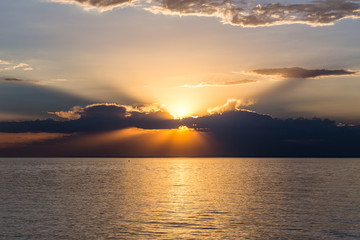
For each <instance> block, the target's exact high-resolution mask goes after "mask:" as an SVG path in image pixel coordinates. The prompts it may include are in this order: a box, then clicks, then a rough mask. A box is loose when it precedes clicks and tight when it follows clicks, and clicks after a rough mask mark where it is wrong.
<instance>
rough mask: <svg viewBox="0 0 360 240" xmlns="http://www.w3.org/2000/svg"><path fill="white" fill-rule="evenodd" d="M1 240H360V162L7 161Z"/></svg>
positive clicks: (0, 198)
mask: <svg viewBox="0 0 360 240" xmlns="http://www.w3.org/2000/svg"><path fill="white" fill-rule="evenodd" d="M0 177H1V178H0V239H360V159H286V158H283V159H276V158H273V159H264V158H251V159H246V158H162V159H158V158H151V159H130V160H129V159H101V158H98V159H94V158H92V159H70V158H68V159H5V158H3V159H0Z"/></svg>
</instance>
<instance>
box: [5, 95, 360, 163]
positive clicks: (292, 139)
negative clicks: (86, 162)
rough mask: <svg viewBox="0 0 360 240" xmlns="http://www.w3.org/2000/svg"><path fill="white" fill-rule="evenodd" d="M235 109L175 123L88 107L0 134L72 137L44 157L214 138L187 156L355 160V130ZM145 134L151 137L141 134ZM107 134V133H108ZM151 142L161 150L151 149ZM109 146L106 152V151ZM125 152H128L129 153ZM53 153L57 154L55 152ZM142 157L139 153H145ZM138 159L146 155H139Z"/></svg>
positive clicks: (234, 104)
mask: <svg viewBox="0 0 360 240" xmlns="http://www.w3.org/2000/svg"><path fill="white" fill-rule="evenodd" d="M240 105H241V103H239V101H238V100H234V99H233V100H229V101H228V102H227V103H226V104H224V106H222V108H221V107H219V108H218V111H213V113H212V114H210V115H207V116H203V117H198V118H184V119H181V120H179V119H173V118H172V117H171V115H170V114H169V113H167V112H165V111H163V110H157V111H145V110H143V108H142V107H146V106H141V107H130V106H128V107H125V106H123V105H117V104H93V105H88V106H87V107H83V108H81V107H76V108H75V107H74V108H72V109H71V110H70V111H67V112H63V113H61V114H60V113H54V114H57V115H59V116H60V115H61V116H62V117H65V118H66V119H68V120H66V121H55V120H53V119H47V120H37V121H23V122H0V132H7V133H26V132H33V133H62V134H67V133H72V134H71V135H69V136H70V137H67V138H64V139H61V141H60V140H59V141H60V142H56V141H55V142H52V143H51V144H52V148H51V149H53V150H52V151H53V152H49V151H48V150H46V149H48V145H46V144H47V143H46V142H45V143H44V142H43V141H42V142H41V144H42V145H41V146H42V148H40V149H43V150H44V149H45V150H46V151H47V154H48V155H49V156H51V155H52V156H55V155H56V156H69V155H71V156H79V155H82V156H84V154H86V151H85V152H77V148H74V147H73V145H72V144H71V141H76V142H77V144H79V149H88V147H87V146H88V145H86V144H85V142H86V141H87V139H89V138H88V137H87V136H92V137H93V139H94V140H93V142H92V143H91V144H93V145H94V148H92V149H94V151H91V154H93V156H107V154H110V152H111V154H110V155H111V156H114V155H116V154H115V153H118V154H119V155H118V156H123V155H122V154H124V153H125V152H126V154H127V155H126V156H140V155H141V149H144V148H145V149H153V148H157V149H158V151H155V152H153V153H154V154H155V155H156V154H158V155H159V156H160V155H161V156H168V155H167V154H165V153H169V154H170V152H168V150H169V149H170V148H171V146H170V145H169V146H167V145H166V143H167V141H166V139H167V136H170V135H172V136H175V135H176V136H178V137H177V138H174V139H173V140H174V141H175V142H177V143H178V144H180V145H181V143H182V142H184V143H185V142H187V141H190V140H191V139H192V138H195V137H196V136H198V137H199V136H200V135H202V136H207V138H208V137H210V138H211V139H214V141H215V143H214V144H211V146H212V147H211V148H209V151H208V152H206V151H203V150H204V149H203V150H202V151H201V154H200V153H199V152H196V151H195V150H194V149H193V150H194V151H193V150H192V151H191V152H192V153H193V154H194V155H197V156H199V155H200V156H210V155H211V156H298V157H299V156H302V157H304V156H322V157H325V156H342V157H344V156H360V150H359V149H360V148H359V144H360V142H359V139H360V126H347V125H345V126H341V127H340V126H338V125H337V124H336V123H335V122H334V121H330V120H326V119H316V118H314V119H303V118H299V119H286V120H282V119H276V118H272V117H271V116H268V115H262V114H258V113H255V112H250V111H247V110H242V109H240ZM65 113H66V114H65ZM76 114H78V115H76ZM182 125H185V126H188V127H189V128H192V129H193V130H190V132H192V133H191V134H190V133H189V134H186V133H183V134H181V133H179V132H178V131H181V130H175V129H178V128H179V127H180V126H182ZM126 129H143V130H144V131H145V132H142V131H143V130H133V131H130V130H129V131H128V132H127V131H125V130H126ZM146 129H149V130H151V131H152V132H146V131H147V130H146ZM169 129H174V130H169ZM119 130H121V131H123V130H124V131H125V132H123V134H125V133H126V134H125V135H126V136H128V137H127V138H126V139H127V140H126V141H125V140H124V141H125V142H122V144H120V145H119V144H115V145H114V144H113V143H114V141H115V140H116V139H117V136H118V135H119V134H118V133H117V132H118V131H119ZM185 131H186V130H185ZM112 132H113V134H111V133H112ZM105 133H106V134H107V133H109V134H110V135H111V136H112V137H108V138H107V139H108V140H109V142H108V143H106V144H105V143H104V145H103V146H98V145H97V142H98V141H99V136H101V135H102V134H105ZM143 133H144V134H145V135H146V136H147V137H146V140H143V141H140V140H139V141H136V140H134V139H137V138H136V137H135V136H138V135H139V134H140V135H141V134H143ZM150 133H151V134H150ZM196 133H198V134H200V135H198V134H196ZM185 135H187V136H188V137H189V138H188V139H187V140H186V138H184V136H185ZM78 136H82V138H81V139H78V140H76V138H77V137H78ZM131 136H133V137H131ZM155 136H156V137H155ZM69 139H70V140H71V141H70V140H69ZM131 139H132V140H131ZM128 140H129V141H130V140H131V146H129V145H128V144H126V142H127V141H128ZM51 141H53V140H51ZM69 141H70V142H69ZM157 141H158V142H161V143H162V145H156V143H157ZM69 143H70V144H69ZM49 144H50V143H49ZM84 144H85V145H84ZM164 144H165V145H164ZM110 145H111V149H112V150H111V151H110V150H109V149H110ZM67 146H68V148H71V150H72V152H71V154H70V153H69V152H68V151H67ZM150 146H151V147H150ZM204 146H205V145H204ZM129 148H131V149H132V150H131V151H129ZM34 149H38V150H37V151H35V150H34ZM40 149H39V148H37V147H36V146H35V148H34V146H33V145H29V147H28V150H26V151H25V150H21V151H20V150H19V149H16V148H8V149H5V150H1V149H0V156H17V154H18V153H19V152H20V153H21V154H23V155H24V154H25V155H26V153H27V154H28V155H27V156H39V154H40V155H41V153H42V150H40ZM58 149H62V150H61V152H59V151H60V150H58ZM162 149H163V150H162ZM215 149H216V151H215ZM185 150H186V149H184V151H185ZM205 150H206V148H205ZM27 151H28V152H27ZM34 151H35V152H34ZM109 151H110V152H109ZM150 152H151V151H150ZM185 152H186V151H185ZM143 153H144V154H145V152H143ZM147 153H149V151H148V152H147ZM172 153H174V152H172ZM196 153H199V154H196ZM177 154H178V155H179V156H181V151H177ZM144 156H149V155H146V154H145V155H144ZM169 156H170V155H169ZM171 156H173V155H171Z"/></svg>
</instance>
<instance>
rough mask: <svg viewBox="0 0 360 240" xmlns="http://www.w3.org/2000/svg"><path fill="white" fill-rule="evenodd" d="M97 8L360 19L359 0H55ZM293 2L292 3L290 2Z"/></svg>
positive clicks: (246, 20)
mask: <svg viewBox="0 0 360 240" xmlns="http://www.w3.org/2000/svg"><path fill="white" fill-rule="evenodd" d="M52 1H54V2H63V3H75V4H79V5H82V6H85V7H94V8H98V9H100V10H102V11H104V10H108V9H112V8H114V7H119V6H125V5H132V4H134V5H137V6H142V7H143V8H145V9H146V10H149V11H151V12H153V13H162V14H176V15H196V16H215V17H219V18H221V19H222V22H224V23H227V24H232V25H240V26H250V27H252V26H253V27H254V26H268V25H280V24H291V23H303V24H309V25H313V26H317V25H328V24H333V23H334V22H336V21H338V20H340V19H343V18H359V17H360V11H359V10H360V4H359V3H358V2H359V1H357V0H356V1H347V0H324V1H315V0H314V1H310V0H303V1H285V0H277V1H275V0H273V1H264V0H182V1H179V0H149V1H145V0H137V1H136V0H135V1H131V0H113V1H105V0H52ZM289 2H290V3H289Z"/></svg>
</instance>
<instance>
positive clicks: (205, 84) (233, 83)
mask: <svg viewBox="0 0 360 240" xmlns="http://www.w3.org/2000/svg"><path fill="white" fill-rule="evenodd" d="M255 82H257V81H256V80H252V79H243V80H239V81H231V82H201V83H199V84H195V85H190V84H185V85H184V87H186V88H202V87H228V86H236V85H243V84H247V83H255Z"/></svg>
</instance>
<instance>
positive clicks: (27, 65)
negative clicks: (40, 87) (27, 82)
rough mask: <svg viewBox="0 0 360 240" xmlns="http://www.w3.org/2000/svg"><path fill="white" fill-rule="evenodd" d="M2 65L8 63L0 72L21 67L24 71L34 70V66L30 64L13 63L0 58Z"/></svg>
mask: <svg viewBox="0 0 360 240" xmlns="http://www.w3.org/2000/svg"><path fill="white" fill-rule="evenodd" d="M0 65H7V67H6V68H0V72H3V71H12V70H16V69H21V70H23V71H31V70H33V68H32V67H30V65H29V64H27V63H17V64H12V63H9V62H5V61H2V60H0Z"/></svg>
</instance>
